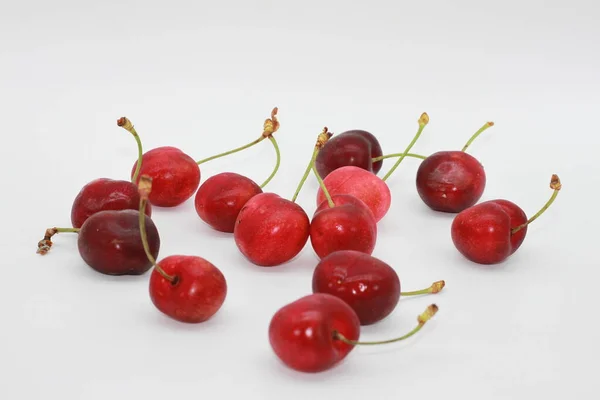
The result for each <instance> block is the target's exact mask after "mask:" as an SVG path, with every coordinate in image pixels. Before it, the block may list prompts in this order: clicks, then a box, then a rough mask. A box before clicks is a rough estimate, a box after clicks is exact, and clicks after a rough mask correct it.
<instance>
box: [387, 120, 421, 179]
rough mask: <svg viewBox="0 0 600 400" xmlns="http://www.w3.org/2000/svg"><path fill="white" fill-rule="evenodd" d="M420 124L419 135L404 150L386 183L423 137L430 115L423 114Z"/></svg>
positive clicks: (388, 174) (389, 172)
mask: <svg viewBox="0 0 600 400" xmlns="http://www.w3.org/2000/svg"><path fill="white" fill-rule="evenodd" d="M418 122H419V130H418V131H417V134H416V135H415V137H413V140H412V141H411V142H410V143H409V144H408V146H407V147H406V150H404V153H402V155H401V156H400V158H398V160H397V161H396V163H395V164H394V166H393V167H392V168H391V169H390V170H389V171H388V173H387V174H385V176H384V177H383V178H382V180H383V181H386V180H387V179H388V178H389V177H390V175H392V173H393V172H394V171H395V170H396V168H398V166H399V165H400V163H401V162H402V160H404V157H406V155H407V154H409V153H408V152H409V151H410V149H412V147H413V146H414V145H415V143H416V142H417V140H418V139H419V137H420V136H421V133H422V132H423V129H425V126H426V125H427V124H428V123H429V115H427V113H423V114H421V117H420V118H419V121H418Z"/></svg>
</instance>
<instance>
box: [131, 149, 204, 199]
mask: <svg viewBox="0 0 600 400" xmlns="http://www.w3.org/2000/svg"><path fill="white" fill-rule="evenodd" d="M136 167H137V161H136V162H135V163H134V165H133V168H132V169H131V176H132V177H133V174H134V172H135V169H136ZM142 175H148V176H149V177H150V178H152V192H151V193H150V195H149V196H148V200H149V202H150V203H152V204H153V205H155V206H158V207H175V206H178V205H180V204H182V203H183V202H185V201H186V200H187V199H189V198H190V197H192V195H193V194H194V193H195V192H196V190H197V189H198V185H199V184H200V167H198V164H196V161H194V159H193V158H191V157H190V156H188V155H187V154H185V153H184V152H182V151H181V150H179V149H178V148H175V147H169V146H166V147H157V148H155V149H152V150H150V151H148V152H146V153H144V155H143V157H142V168H141V169H140V175H139V176H142ZM138 181H139V179H138Z"/></svg>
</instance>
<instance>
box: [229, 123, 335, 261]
mask: <svg viewBox="0 0 600 400" xmlns="http://www.w3.org/2000/svg"><path fill="white" fill-rule="evenodd" d="M331 135H332V133H331V132H329V131H328V130H327V128H324V129H323V131H322V132H321V133H320V134H319V136H318V138H317V142H316V144H315V148H314V151H313V154H312V157H311V159H310V162H309V163H308V166H307V168H306V171H305V172H304V175H303V176H302V179H301V180H300V183H299V184H298V187H297V188H296V192H295V193H294V196H293V197H292V199H291V200H287V199H284V198H282V197H281V196H279V195H277V194H275V193H260V194H257V195H256V196H254V197H252V198H251V199H250V200H248V202H247V203H246V204H245V205H244V207H242V209H241V210H240V213H239V215H238V217H237V221H236V223H235V228H234V231H233V237H234V240H235V244H236V245H237V247H238V249H239V250H240V252H241V253H242V254H243V255H244V257H246V258H247V259H248V260H249V261H250V262H252V263H253V264H255V265H258V266H262V267H274V266H277V265H281V264H283V263H285V262H288V261H290V260H291V259H292V258H294V257H296V256H297V255H298V254H299V253H300V251H302V249H303V248H304V246H305V245H306V242H307V241H308V238H309V235H310V220H309V219H308V215H306V212H305V211H304V209H302V207H300V206H299V205H298V204H296V203H295V201H296V198H297V197H298V194H299V193H300V190H301V189H302V186H303V185H304V182H305V181H306V179H307V178H308V175H309V174H310V171H311V170H312V169H313V165H314V160H315V157H316V156H317V153H318V151H319V149H320V148H322V147H323V145H324V144H325V143H326V142H327V140H328V139H329V138H330V137H331Z"/></svg>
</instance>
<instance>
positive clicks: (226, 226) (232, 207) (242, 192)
mask: <svg viewBox="0 0 600 400" xmlns="http://www.w3.org/2000/svg"><path fill="white" fill-rule="evenodd" d="M276 115H277V107H275V108H274V109H273V111H272V112H271V118H269V119H267V120H266V121H265V123H264V127H263V133H262V135H261V136H260V137H259V138H258V139H256V140H254V141H253V142H251V143H249V144H247V145H245V146H242V147H238V148H237V149H234V150H230V151H227V152H225V153H222V154H218V155H216V156H212V157H209V158H206V159H204V160H201V161H198V165H201V164H203V163H205V162H207V161H210V160H214V159H216V158H219V157H224V156H226V155H229V154H233V153H237V152H238V151H241V150H244V149H247V148H249V147H252V146H254V145H256V144H258V143H260V142H262V141H263V140H264V139H269V140H270V141H271V143H272V144H273V147H274V149H275V154H276V156H277V161H276V162H275V167H274V169H273V172H271V175H270V176H269V177H268V178H267V179H266V180H265V181H264V182H263V183H262V184H261V185H260V186H259V185H258V184H257V183H256V182H254V181H253V180H252V179H250V178H247V177H245V176H243V175H240V174H236V173H233V172H223V173H220V174H217V175H214V176H211V177H210V178H208V179H207V180H206V181H205V182H204V183H203V184H202V185H200V188H199V189H198V191H197V192H196V197H195V201H194V204H195V207H196V213H198V216H199V217H200V219H202V221H204V222H205V223H207V224H208V225H209V226H211V227H212V228H213V229H215V230H217V231H221V232H228V233H232V232H233V230H234V227H235V221H236V219H237V216H238V214H239V213H240V210H241V209H242V207H243V206H244V205H245V204H246V203H247V202H248V200H250V199H251V198H252V197H254V196H256V195H257V194H260V193H262V192H263V188H264V187H265V186H266V185H267V184H268V183H269V182H270V181H271V180H272V179H273V177H274V176H275V174H276V173H277V171H278V170H279V164H280V161H281V154H280V152H279V146H278V145H277V141H276V140H275V137H274V136H273V133H275V132H276V131H277V130H278V129H279V121H278V120H277V116H276Z"/></svg>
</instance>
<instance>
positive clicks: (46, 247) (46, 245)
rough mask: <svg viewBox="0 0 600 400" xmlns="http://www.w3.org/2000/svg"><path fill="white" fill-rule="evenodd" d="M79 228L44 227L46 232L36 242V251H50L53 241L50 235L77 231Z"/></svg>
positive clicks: (40, 252) (43, 252)
mask: <svg viewBox="0 0 600 400" xmlns="http://www.w3.org/2000/svg"><path fill="white" fill-rule="evenodd" d="M79 231H80V229H79V228H57V227H54V228H48V229H46V232H45V233H44V238H43V239H42V240H40V241H39V242H38V248H37V251H36V253H38V254H42V255H44V254H46V253H48V252H49V251H50V248H51V247H52V245H53V243H52V236H54V235H56V234H57V233H65V232H71V233H79Z"/></svg>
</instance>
